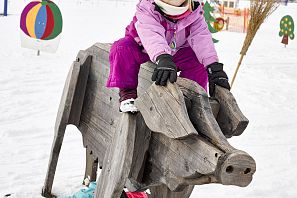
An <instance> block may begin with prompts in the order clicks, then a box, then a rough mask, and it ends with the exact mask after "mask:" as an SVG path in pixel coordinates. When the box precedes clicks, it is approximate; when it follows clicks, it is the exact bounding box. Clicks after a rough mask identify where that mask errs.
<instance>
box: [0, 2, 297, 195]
mask: <svg viewBox="0 0 297 198" xmlns="http://www.w3.org/2000/svg"><path fill="white" fill-rule="evenodd" d="M28 2H29V1H17V0H11V1H10V3H9V8H10V10H9V11H10V13H11V14H10V15H9V16H8V17H6V18H4V17H0V159H1V160H0V184H1V185H0V197H3V196H4V195H5V194H8V193H13V194H12V196H11V197H16V198H37V197H41V196H40V191H41V187H42V186H43V182H44V178H45V174H46V170H47V163H48V158H49V154H50V148H51V143H52V140H53V129H54V123H55V117H56V113H57V110H58V105H59V101H60V96H61V93H62V89H63V86H64V81H65V78H66V75H67V72H68V69H69V67H70V65H71V63H72V61H73V60H74V59H75V57H76V54H77V53H78V51H79V50H80V49H86V48H88V47H89V46H91V45H92V44H93V43H95V42H112V41H114V40H116V39H118V38H120V37H121V36H123V34H124V28H125V26H126V25H127V24H128V23H129V22H130V20H131V18H132V16H133V13H134V11H135V7H134V6H135V4H136V0H135V1H124V2H120V1H109V2H108V1H98V2H96V1H95V0H74V1H71V2H67V1H57V3H58V5H59V6H60V8H61V11H62V14H63V17H64V29H63V35H62V39H61V43H60V46H59V50H58V51H57V53H55V54H46V53H43V52H41V56H39V57H37V56H36V51H33V50H29V49H22V48H20V41H19V17H20V13H21V11H22V8H23V7H24V6H25V5H26V3H28ZM296 10H297V5H296V4H289V6H287V7H285V6H281V7H279V9H278V10H277V11H276V12H275V13H274V14H273V15H272V16H271V17H270V18H269V19H268V20H267V21H266V22H265V24H263V26H262V27H261V29H260V31H259V33H258V35H257V36H256V38H255V40H254V42H253V44H252V46H251V48H250V50H249V52H248V54H247V56H246V57H245V59H244V61H243V65H242V68H241V69H240V71H239V75H238V78H237V80H236V82H235V85H234V87H233V90H232V92H233V94H234V95H235V97H236V98H237V101H238V103H239V105H240V107H241V109H242V111H243V112H244V113H245V114H246V116H247V117H248V118H249V120H250V124H249V126H248V128H247V130H246V131H245V133H244V134H243V135H242V136H240V137H235V138H232V139H230V142H231V144H232V145H234V147H236V148H238V149H242V150H244V151H247V152H248V153H249V154H250V155H251V156H253V157H254V159H255V160H256V162H257V172H256V174H255V176H254V180H253V181H252V183H251V184H250V185H249V186H248V187H246V188H239V187H234V186H222V185H215V184H212V185H204V186H197V187H196V188H195V190H194V193H193V195H192V196H191V198H192V197H193V198H194V197H195V198H196V197H199V198H206V197H212V198H227V197H228V198H247V197H249V198H250V197H253V198H254V197H256V198H263V197H269V198H282V197H286V198H294V197H297V190H296V186H297V180H296V177H297V173H296V171H295V164H296V163H297V157H296V156H297V145H296V142H297V134H296V132H297V131H296V130H297V122H296V119H297V108H296V107H297V100H296V98H297V93H296V91H295V90H296V87H297V80H296V77H295V76H296V75H297V63H296V62H297V58H296V54H297V39H295V40H293V41H291V40H290V41H289V45H288V46H287V48H285V47H284V46H283V45H282V44H281V43H280V41H281V38H280V37H278V31H279V21H280V19H281V17H282V16H284V15H286V14H290V15H292V17H293V18H294V19H295V23H296V21H297V12H296ZM295 34H296V33H295ZM244 36H245V35H244V34H241V33H231V32H221V33H217V34H216V36H215V38H216V39H219V40H220V42H219V43H218V44H216V48H217V51H218V54H219V56H220V59H221V62H223V63H224V64H225V69H226V71H227V73H228V74H229V76H230V77H231V76H232V75H233V72H234V69H235V66H236V65H237V61H238V59H239V51H240V49H241V45H242V43H243V39H244ZM295 36H296V35H295ZM84 159H85V154H84V149H83V146H82V141H81V135H80V133H79V132H78V131H77V130H76V128H75V127H73V126H68V128H67V131H66V135H65V138H64V143H63V147H62V150H61V154H60V159H59V163H58V168H57V172H56V177H55V182H54V186H53V192H54V193H56V194H59V195H70V194H72V193H73V192H76V191H77V190H78V189H79V188H80V187H81V182H82V178H83V175H84V166H85V163H84Z"/></svg>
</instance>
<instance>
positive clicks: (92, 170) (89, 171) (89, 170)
mask: <svg viewBox="0 0 297 198" xmlns="http://www.w3.org/2000/svg"><path fill="white" fill-rule="evenodd" d="M97 168H98V159H95V158H94V156H93V154H92V151H90V150H89V149H88V148H86V170H85V177H84V181H83V184H84V185H87V183H86V182H85V179H86V178H88V179H89V181H90V182H93V181H96V177H97Z"/></svg>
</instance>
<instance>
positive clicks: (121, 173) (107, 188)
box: [95, 113, 136, 198]
mask: <svg viewBox="0 0 297 198" xmlns="http://www.w3.org/2000/svg"><path fill="white" fill-rule="evenodd" d="M135 133H136V116H135V115H132V114H127V113H125V114H122V116H121V119H120V120H119V123H118V126H117V127H116V130H115V132H114V135H113V139H112V142H111V144H110V146H109V148H108V150H107V152H106V155H105V157H104V163H103V169H102V172H101V174H100V177H99V179H98V181H97V188H96V192H95V197H96V198H113V197H114V198H116V197H120V196H121V194H122V191H123V188H124V185H125V183H126V180H127V178H128V175H129V173H130V169H131V164H132V157H133V156H132V155H133V150H134V141H135ZM98 143H99V142H98Z"/></svg>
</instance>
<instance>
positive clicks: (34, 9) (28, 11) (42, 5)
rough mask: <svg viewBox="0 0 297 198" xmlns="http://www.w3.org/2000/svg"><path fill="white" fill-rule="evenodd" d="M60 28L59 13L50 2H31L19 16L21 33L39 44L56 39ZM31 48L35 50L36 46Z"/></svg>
mask: <svg viewBox="0 0 297 198" xmlns="http://www.w3.org/2000/svg"><path fill="white" fill-rule="evenodd" d="M62 26H63V20H62V14H61V11H60V9H59V7H58V6H57V5H56V4H55V3H54V2H52V1H50V0H41V1H32V2H30V3H29V4H28V5H27V6H26V7H25V8H24V10H23V12H22V14H21V20H20V28H21V31H22V32H23V34H25V35H26V36H28V37H30V38H32V39H35V40H36V39H37V40H38V41H39V43H40V42H41V41H50V40H54V39H56V38H57V37H58V36H59V35H60V33H61V32H62ZM23 37H24V35H23ZM23 39H26V38H23ZM33 45H34V44H33ZM40 45H42V44H40ZM27 47H28V46H27ZM33 48H34V49H36V46H35V47H33ZM41 48H42V47H41Z"/></svg>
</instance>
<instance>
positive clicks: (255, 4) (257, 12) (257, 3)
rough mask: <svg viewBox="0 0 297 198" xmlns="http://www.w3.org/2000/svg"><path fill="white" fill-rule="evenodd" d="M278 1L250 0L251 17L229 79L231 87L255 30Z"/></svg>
mask: <svg viewBox="0 0 297 198" xmlns="http://www.w3.org/2000/svg"><path fill="white" fill-rule="evenodd" d="M279 2H280V0H251V6H250V14H251V18H250V21H249V25H248V29H247V33H246V37H245V39H244V43H243V46H242V49H241V52H240V54H241V56H240V59H239V62H238V65H237V68H236V70H235V73H234V75H233V78H232V81H231V87H232V85H233V83H234V80H235V78H236V75H237V72H238V70H239V67H240V65H241V62H242V59H243V57H244V56H245V55H246V52H247V51H248V49H249V47H250V45H251V43H252V41H253V39H254V37H255V35H256V33H257V31H258V30H259V28H260V26H261V24H262V23H263V22H264V20H265V19H266V18H267V17H268V16H269V15H270V14H271V13H272V12H274V11H275V10H276V8H277V7H278V5H279Z"/></svg>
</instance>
